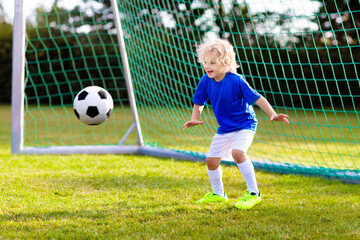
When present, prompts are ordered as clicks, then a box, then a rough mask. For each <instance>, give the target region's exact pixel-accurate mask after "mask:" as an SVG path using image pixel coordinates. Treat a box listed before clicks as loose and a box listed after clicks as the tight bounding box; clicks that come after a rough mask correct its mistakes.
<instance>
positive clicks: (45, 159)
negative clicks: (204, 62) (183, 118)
mask: <svg viewBox="0 0 360 240" xmlns="http://www.w3.org/2000/svg"><path fill="white" fill-rule="evenodd" d="M0 111H1V114H2V115H3V116H4V117H3V118H2V119H0V133H1V135H0V192H1V194H0V229H1V231H0V238H1V239H359V237H358V236H360V225H359V223H360V218H359V216H360V210H359V209H360V205H359V203H360V197H359V196H360V185H351V184H345V183H342V182H339V181H334V180H325V179H322V178H314V177H302V176H295V175H279V174H274V173H268V172H264V171H256V174H257V181H258V184H259V188H260V190H261V192H262V202H261V203H260V204H259V205H257V206H256V207H254V208H253V209H252V210H250V211H239V209H236V208H234V207H233V204H234V203H235V201H236V199H237V198H238V197H239V196H240V195H241V194H243V193H244V191H246V187H245V182H244V180H243V179H242V177H241V175H240V173H239V170H238V169H237V168H236V167H234V166H223V181H224V185H225V191H226V193H227V194H228V196H229V203H227V204H209V205H196V204H194V201H196V200H197V199H199V198H200V197H201V196H202V195H203V194H205V193H206V192H208V191H210V184H209V180H208V176H207V173H206V167H205V164H203V163H194V162H186V161H174V160H171V159H159V158H154V157H147V156H136V155H91V156H90V155H70V156H61V155H39V156H36V155H32V156H25V155H11V154H10V117H9V107H8V106H5V107H4V106H1V107H0ZM194 131H197V130H194Z"/></svg>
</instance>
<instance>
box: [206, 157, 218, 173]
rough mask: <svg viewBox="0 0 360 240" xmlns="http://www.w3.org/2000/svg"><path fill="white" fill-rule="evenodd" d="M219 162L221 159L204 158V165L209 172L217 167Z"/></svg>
mask: <svg viewBox="0 0 360 240" xmlns="http://www.w3.org/2000/svg"><path fill="white" fill-rule="evenodd" d="M220 162H221V158H213V157H207V158H206V165H207V168H208V169H209V170H215V169H217V168H218V167H219V165H220Z"/></svg>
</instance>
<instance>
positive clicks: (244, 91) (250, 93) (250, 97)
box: [239, 76, 261, 105]
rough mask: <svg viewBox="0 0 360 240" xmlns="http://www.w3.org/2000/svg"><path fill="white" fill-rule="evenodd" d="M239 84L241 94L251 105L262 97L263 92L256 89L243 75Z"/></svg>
mask: <svg viewBox="0 0 360 240" xmlns="http://www.w3.org/2000/svg"><path fill="white" fill-rule="evenodd" d="M239 84H240V86H239V90H240V94H241V95H242V97H243V98H244V100H245V101H246V102H247V103H248V104H249V105H252V104H253V103H255V102H256V101H257V100H258V99H259V98H260V97H261V94H260V93H258V92H257V91H255V90H254V89H253V88H252V87H251V86H250V85H249V83H248V82H247V81H246V80H245V78H244V77H243V76H241V77H240V81H239Z"/></svg>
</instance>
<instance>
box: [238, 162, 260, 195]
mask: <svg viewBox="0 0 360 240" xmlns="http://www.w3.org/2000/svg"><path fill="white" fill-rule="evenodd" d="M237 166H238V168H239V170H240V173H241V174H242V175H243V177H244V179H245V181H246V186H247V191H249V192H255V193H256V194H257V195H259V189H258V186H257V183H256V178H255V171H254V165H253V164H252V162H251V160H250V159H247V160H246V161H245V162H242V163H239V164H237Z"/></svg>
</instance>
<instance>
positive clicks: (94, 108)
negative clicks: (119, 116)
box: [74, 86, 114, 125]
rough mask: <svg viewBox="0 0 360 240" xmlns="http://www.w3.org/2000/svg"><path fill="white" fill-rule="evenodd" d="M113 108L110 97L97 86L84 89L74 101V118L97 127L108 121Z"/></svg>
mask: <svg viewBox="0 0 360 240" xmlns="http://www.w3.org/2000/svg"><path fill="white" fill-rule="evenodd" d="M113 108H114V102H113V99H112V97H111V95H110V94H109V93H108V92H107V91H106V90H105V89H103V88H101V87H98V86H90V87H86V88H84V89H83V90H81V91H80V92H79V93H78V94H77V95H76V97H75V99H74V112H75V115H76V117H77V118H78V119H79V120H80V121H81V122H83V123H85V124H88V125H99V124H101V123H103V122H104V121H106V120H107V119H109V117H110V115H111V111H112V110H113Z"/></svg>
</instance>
